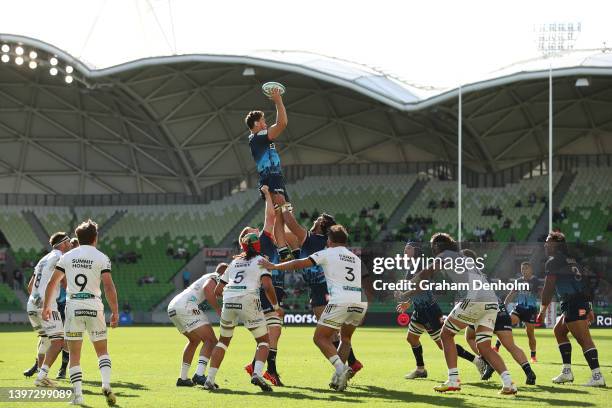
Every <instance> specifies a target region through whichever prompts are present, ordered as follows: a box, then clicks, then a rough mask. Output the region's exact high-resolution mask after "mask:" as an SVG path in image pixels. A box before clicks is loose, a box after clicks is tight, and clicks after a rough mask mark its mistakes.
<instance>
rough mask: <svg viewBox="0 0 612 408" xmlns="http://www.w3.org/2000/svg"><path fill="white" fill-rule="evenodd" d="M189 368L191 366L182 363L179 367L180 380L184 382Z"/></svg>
mask: <svg viewBox="0 0 612 408" xmlns="http://www.w3.org/2000/svg"><path fill="white" fill-rule="evenodd" d="M190 367H191V364H188V363H185V362H183V363H182V365H181V380H186V379H187V376H188V375H189V368H190Z"/></svg>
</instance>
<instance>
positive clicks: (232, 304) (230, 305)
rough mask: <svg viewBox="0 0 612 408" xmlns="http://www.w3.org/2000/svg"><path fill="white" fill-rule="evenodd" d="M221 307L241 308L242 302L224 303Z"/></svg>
mask: <svg viewBox="0 0 612 408" xmlns="http://www.w3.org/2000/svg"><path fill="white" fill-rule="evenodd" d="M223 307H224V308H226V309H238V310H242V303H224V304H223Z"/></svg>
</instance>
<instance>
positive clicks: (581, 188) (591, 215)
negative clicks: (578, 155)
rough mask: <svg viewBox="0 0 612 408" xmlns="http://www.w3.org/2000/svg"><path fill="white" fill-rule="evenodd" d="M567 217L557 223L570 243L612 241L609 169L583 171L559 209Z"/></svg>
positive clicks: (578, 175) (611, 172)
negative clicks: (609, 226)
mask: <svg viewBox="0 0 612 408" xmlns="http://www.w3.org/2000/svg"><path fill="white" fill-rule="evenodd" d="M559 208H560V209H565V210H566V211H565V212H566V218H565V219H564V220H562V221H558V222H557V223H556V227H558V228H560V229H561V231H563V232H564V233H565V235H566V237H567V239H568V240H569V241H578V240H579V241H581V242H598V241H607V242H610V241H611V240H612V231H607V226H608V224H609V223H610V222H612V171H610V168H609V167H599V168H597V167H596V168H592V167H591V168H579V169H578V170H577V172H576V177H575V178H574V181H573V182H572V185H571V186H570V188H569V191H568V192H567V194H566V195H565V197H564V199H563V202H562V203H561V205H560V206H559Z"/></svg>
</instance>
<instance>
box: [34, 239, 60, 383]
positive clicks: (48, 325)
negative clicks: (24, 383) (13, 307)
mask: <svg viewBox="0 0 612 408" xmlns="http://www.w3.org/2000/svg"><path fill="white" fill-rule="evenodd" d="M49 244H50V245H51V248H52V249H51V252H49V253H48V254H47V255H45V256H44V257H43V258H42V259H41V260H40V261H38V263H37V264H36V267H35V268H34V274H33V275H32V279H30V283H29V284H28V289H29V291H30V297H29V298H28V306H27V311H28V318H29V319H30V323H31V324H32V328H33V329H34V330H35V331H37V332H38V336H39V341H38V367H39V371H38V376H37V378H36V380H35V381H34V385H36V386H37V387H54V386H55V383H54V382H53V381H51V380H50V379H49V378H48V376H47V374H48V372H49V367H50V366H51V365H52V364H53V362H54V361H55V359H56V358H57V355H58V354H59V352H60V351H61V350H62V348H63V346H64V326H63V324H62V320H61V317H60V313H59V310H58V308H57V301H56V299H55V297H54V298H53V299H50V300H49V302H48V303H49V307H50V310H51V315H50V318H49V319H43V314H42V312H43V304H44V303H45V296H46V291H47V286H48V285H50V284H51V283H52V282H51V276H53V272H54V271H55V265H56V264H57V262H58V261H59V259H60V258H61V256H62V255H63V254H64V253H66V252H68V251H69V250H70V249H72V247H71V246H70V237H69V236H68V234H66V233H65V232H56V233H55V234H53V235H51V237H50V239H49ZM57 283H58V282H56V284H57ZM62 284H63V285H65V284H66V281H65V280H64V281H63V283H62ZM53 289H54V292H55V289H56V288H53ZM24 374H26V373H24Z"/></svg>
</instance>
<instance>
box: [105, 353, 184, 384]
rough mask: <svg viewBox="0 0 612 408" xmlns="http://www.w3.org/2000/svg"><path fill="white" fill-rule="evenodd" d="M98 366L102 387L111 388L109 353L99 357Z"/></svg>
mask: <svg viewBox="0 0 612 408" xmlns="http://www.w3.org/2000/svg"><path fill="white" fill-rule="evenodd" d="M98 367H100V375H101V376H102V388H103V389H105V390H110V378H111V359H110V357H109V355H108V354H103V355H101V356H100V357H98ZM187 370H189V366H187ZM181 378H182V377H181Z"/></svg>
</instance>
